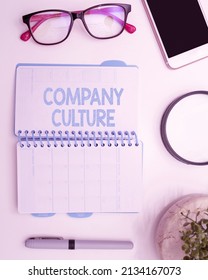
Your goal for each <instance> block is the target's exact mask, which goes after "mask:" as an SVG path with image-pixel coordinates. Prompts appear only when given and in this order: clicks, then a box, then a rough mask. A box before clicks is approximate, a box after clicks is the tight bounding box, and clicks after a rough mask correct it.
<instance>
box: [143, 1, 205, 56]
mask: <svg viewBox="0 0 208 280" xmlns="http://www.w3.org/2000/svg"><path fill="white" fill-rule="evenodd" d="M147 3H148V5H149V9H150V11H151V13H152V16H153V19H154V21H155V24H156V26H157V29H158V32H159V34H160V37H161V40H162V42H163V45H164V47H165V49H166V52H167V55H168V57H169V58H171V57H173V56H176V55H178V54H180V53H183V52H186V51H189V50H191V49H194V48H196V47H199V46H201V45H204V44H206V43H208V27H207V24H206V21H205V19H204V16H203V14H202V11H201V8H200V6H199V3H198V1H197V0H147Z"/></svg>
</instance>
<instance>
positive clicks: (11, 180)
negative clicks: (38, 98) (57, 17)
mask: <svg viewBox="0 0 208 280" xmlns="http://www.w3.org/2000/svg"><path fill="white" fill-rule="evenodd" d="M105 2H109V1H95V0H94V1H92V0H90V1H83V0H82V1H81V0H77V1H67V0H59V1H58V0H45V1H41V0H36V1H29V2H28V1H27V0H19V1H18V2H15V3H14V2H13V1H11V0H8V1H6V2H4V6H3V4H2V7H1V8H2V9H3V10H4V11H6V12H2V13H1V20H2V21H1V22H2V23H3V24H2V26H1V27H2V28H1V44H0V50H1V64H0V74H1V94H0V104H1V110H0V131H1V139H0V159H1V161H0V164H1V165H0V167H1V172H0V183H1V185H0V221H1V226H0V259H158V258H159V256H158V253H157V251H156V248H155V243H154V234H155V226H156V224H157V221H158V218H159V216H160V213H161V211H162V210H163V208H164V207H166V206H167V205H168V204H169V203H171V202H172V201H173V200H175V199H178V198H180V197H181V196H182V195H185V194H189V193H197V192H203V193H207V191H208V176H207V167H206V166H204V167H196V166H188V165H185V164H183V163H180V162H178V161H176V160H175V159H174V158H172V157H171V156H170V155H169V154H168V152H167V151H166V150H165V148H164V146H163V144H162V142H161V138H160V131H159V126H160V120H161V116H162V114H163V112H164V110H165V108H166V106H167V105H168V104H169V103H170V102H171V101H172V100H173V99H174V98H175V97H177V96H179V95H182V94H184V93H187V92H190V91H194V90H208V78H207V69H208V59H203V60H201V61H198V62H196V63H193V64H191V65H188V66H186V67H183V68H181V69H178V70H170V69H169V68H167V66H166V65H165V63H164V61H163V59H162V56H161V53H160V50H159V48H158V45H157V43H156V40H155V38H154V35H153V32H152V30H151V26H150V24H149V22H148V19H147V16H146V14H145V11H144V8H143V5H142V3H141V1H140V0H129V1H127V2H128V3H130V4H132V12H131V13H130V14H129V18H128V22H129V23H131V24H134V25H135V26H136V27H137V32H136V33H134V34H132V35H130V34H128V33H127V32H124V33H123V34H122V35H121V36H120V37H117V38H115V39H112V40H96V39H94V38H91V37H90V36H89V35H88V34H87V33H86V32H85V30H84V28H83V26H82V23H81V22H80V21H78V20H77V21H75V24H74V27H73V31H72V33H71V34H70V37H69V38H68V40H67V41H65V42H64V43H62V44H60V45H57V46H50V47H46V46H41V45H38V44H36V43H35V42H34V41H33V40H30V41H28V42H27V43H25V42H22V41H21V40H20V39H19V36H20V34H21V32H24V31H25V25H24V24H23V23H22V21H21V16H22V15H24V14H27V13H30V12H33V11H37V10H42V9H47V8H59V9H66V10H79V9H85V8H87V7H90V6H92V5H95V4H99V3H105ZM114 2H120V1H114ZM121 2H122V1H121ZM202 2H203V4H204V8H205V11H206V14H207V15H208V4H207V3H205V2H206V0H203V1H202ZM112 59H118V60H123V61H125V62H126V63H127V64H134V65H138V66H139V69H140V78H139V92H138V94H139V99H140V103H139V104H138V105H139V108H140V109H139V111H138V121H139V127H138V131H139V136H140V139H142V141H143V143H144V179H143V190H141V195H142V196H143V202H144V204H143V209H142V212H141V213H139V214H102V215H101V214H94V215H93V216H92V217H90V218H86V219H75V218H69V217H68V216H67V215H63V214H59V215H55V216H53V217H51V218H34V217H32V216H31V215H20V214H18V212H17V185H16V142H17V139H16V137H15V135H14V79H15V66H16V64H17V63H66V64H73V63H75V64H79V63H80V64H85V63H86V64H100V63H101V62H102V61H104V60H112ZM130 109H131V108H130ZM31 236H62V237H64V238H76V239H96V240H97V239H107V240H108V239H113V240H122V239H128V240H131V241H133V242H134V249H133V250H129V251H107V250H106V251H104V250H103V251H101V250H98V251H93V250H86V251H81V250H77V251H67V250H66V251H65V250H63V251H62V250H58V251H55V250H49V251H48V250H41V251H39V250H31V249H27V248H25V246H24V241H25V239H27V238H28V237H31Z"/></svg>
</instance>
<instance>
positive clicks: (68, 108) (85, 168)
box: [15, 65, 142, 213]
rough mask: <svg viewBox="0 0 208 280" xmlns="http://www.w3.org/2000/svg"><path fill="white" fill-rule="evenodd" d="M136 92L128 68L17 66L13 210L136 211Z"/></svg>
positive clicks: (138, 176)
mask: <svg viewBox="0 0 208 280" xmlns="http://www.w3.org/2000/svg"><path fill="white" fill-rule="evenodd" d="M127 77H128V78H127ZM137 95H138V69H137V68H136V67H106V66H105V67H100V66H51V65H20V66H18V67H17V73H16V111H15V134H16V135H17V137H18V144H17V183H18V210H19V212H20V213H67V212H71V213H72V212H138V211H139V209H140V200H141V177H142V174H141V173H142V143H141V141H140V140H139V138H138V135H137V134H136V132H135V131H136V130H137V113H138V112H137Z"/></svg>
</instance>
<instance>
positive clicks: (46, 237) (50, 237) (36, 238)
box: [29, 236, 63, 240]
mask: <svg viewBox="0 0 208 280" xmlns="http://www.w3.org/2000/svg"><path fill="white" fill-rule="evenodd" d="M29 239H30V240H31V239H32V240H44V239H47V240H48V239H56V240H62V239H63V237H53V236H45V237H31V238H29Z"/></svg>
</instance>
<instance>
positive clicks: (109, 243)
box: [25, 237, 133, 250]
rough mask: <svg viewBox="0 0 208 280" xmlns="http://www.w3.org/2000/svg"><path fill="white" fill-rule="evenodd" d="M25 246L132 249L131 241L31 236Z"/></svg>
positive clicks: (35, 247)
mask: <svg viewBox="0 0 208 280" xmlns="http://www.w3.org/2000/svg"><path fill="white" fill-rule="evenodd" d="M25 246H26V247H28V248H33V249H66V250H77V249H115V250H119V249H120V250H126V249H132V248H133V243H132V242H131V241H114V240H74V239H63V238H61V237H55V238H51V237H33V238H29V239H27V240H26V241H25Z"/></svg>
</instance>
